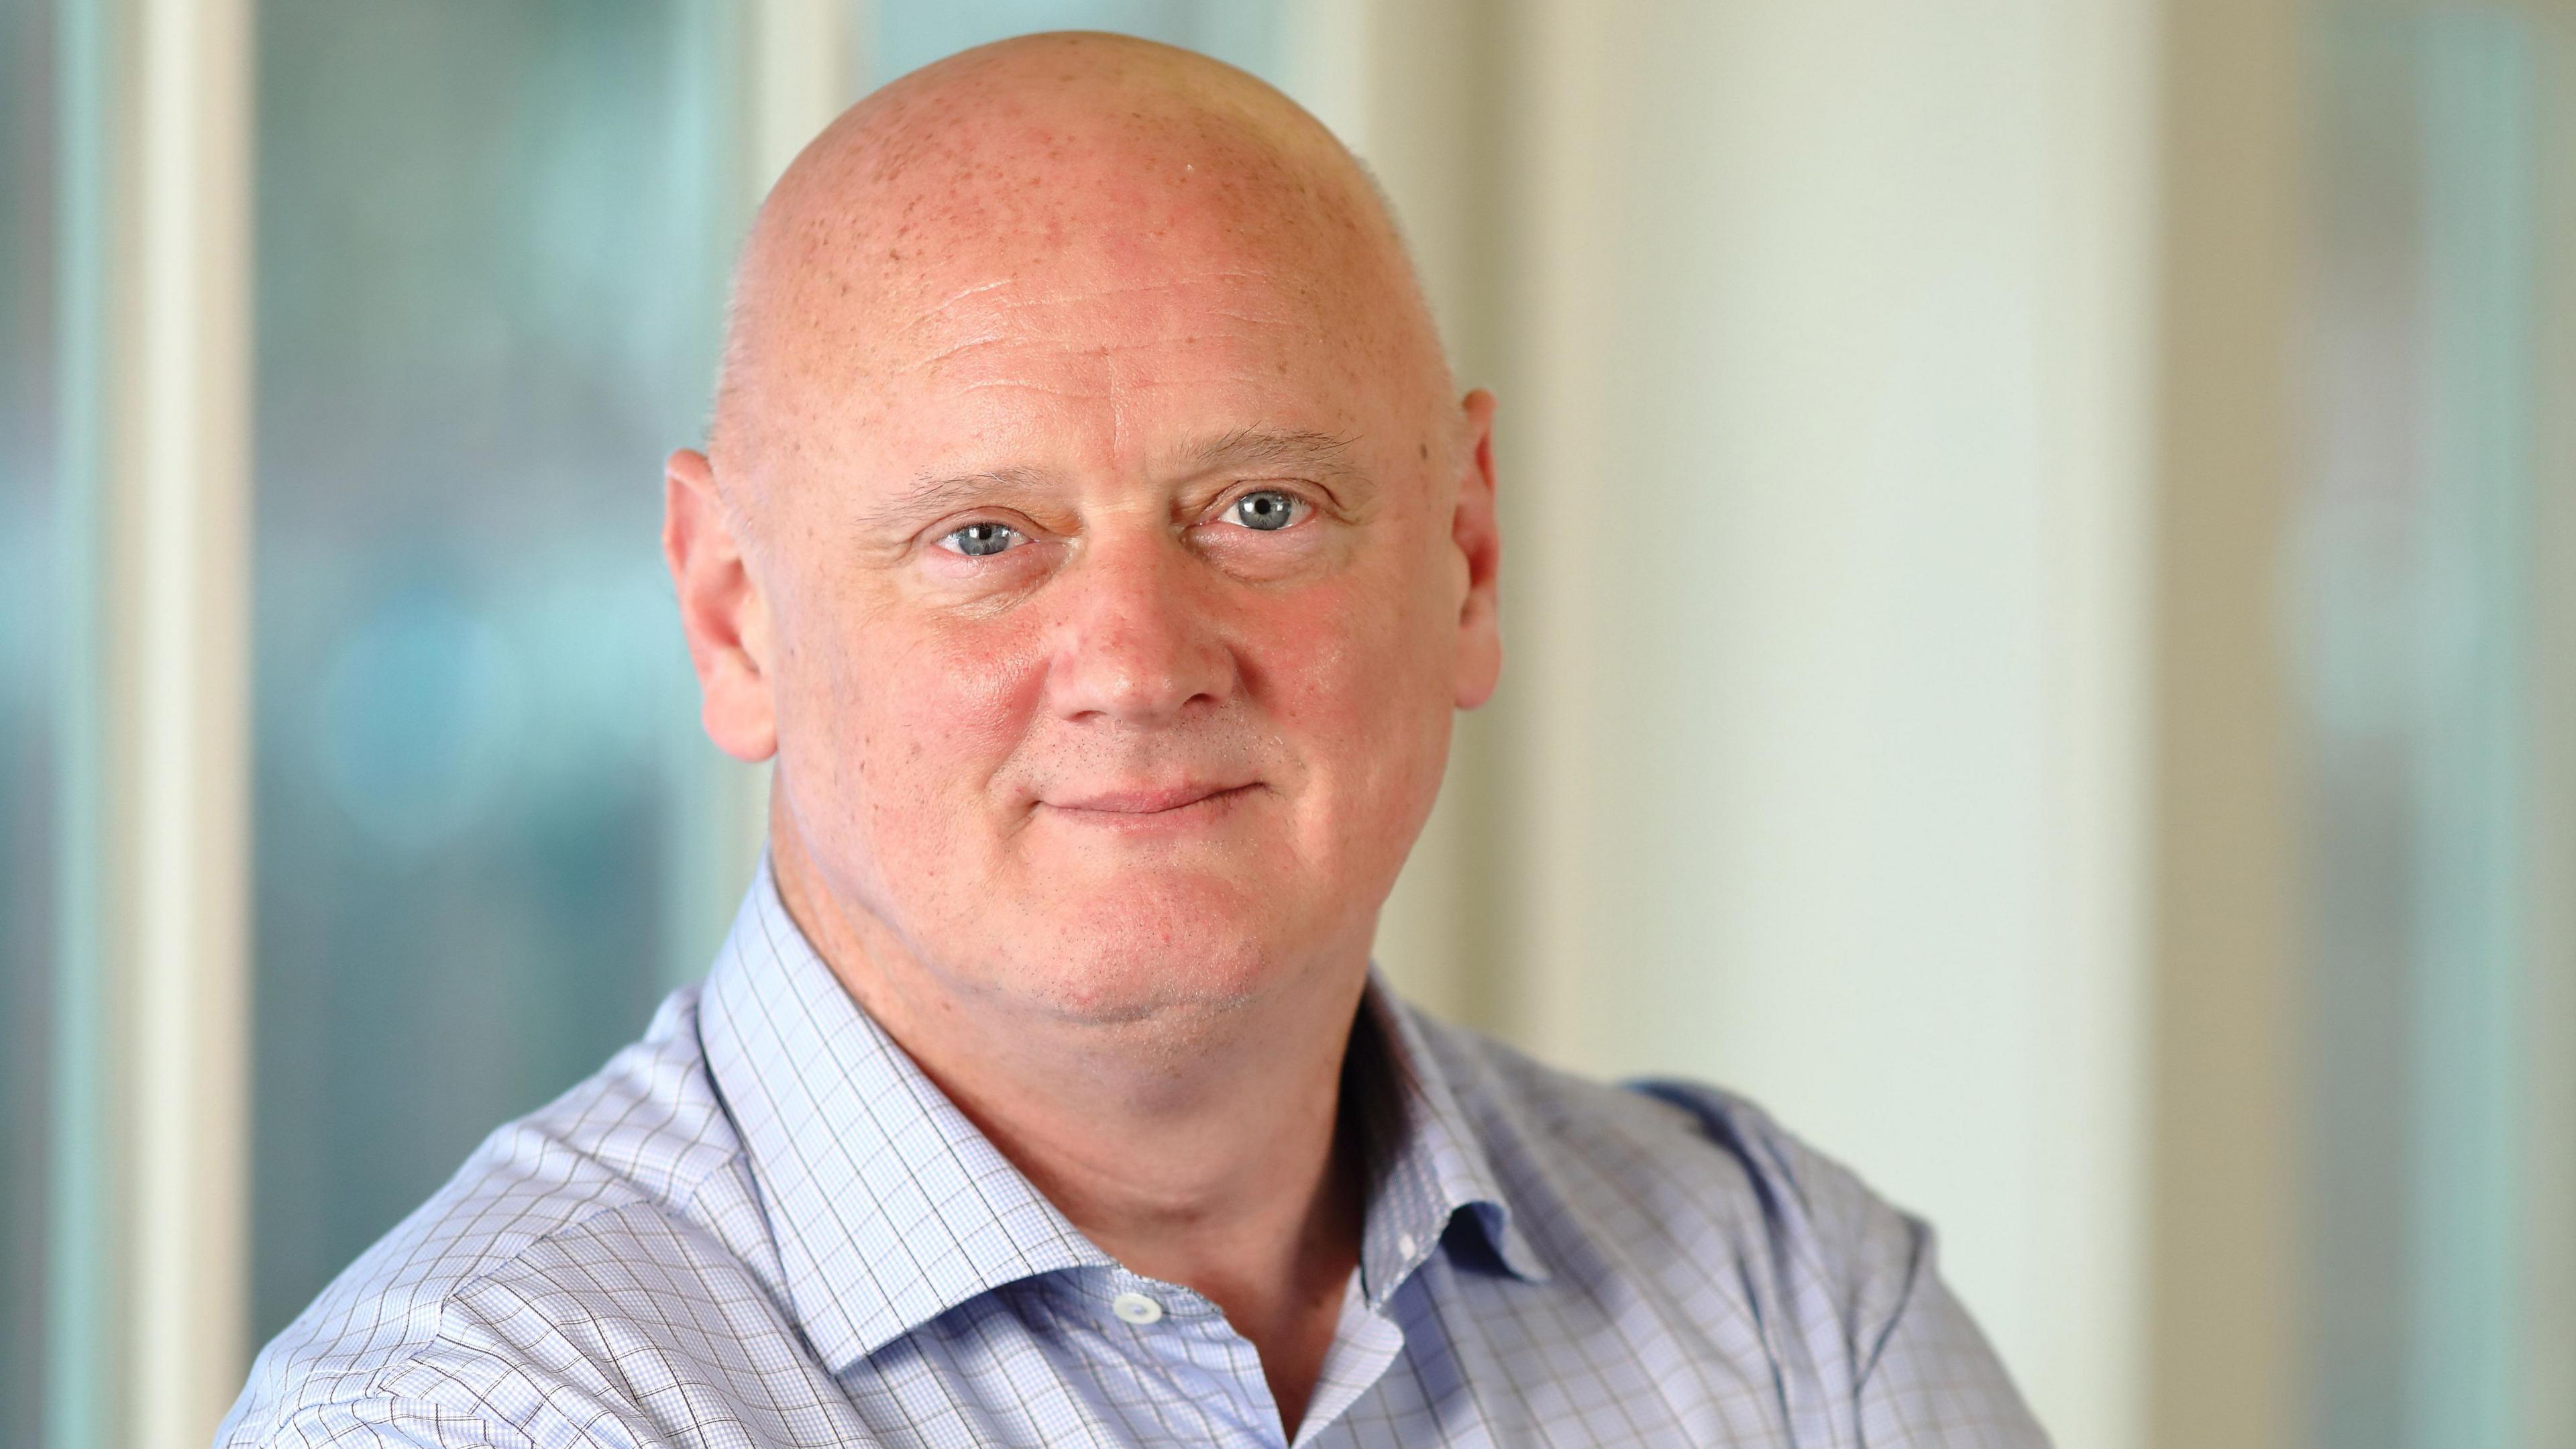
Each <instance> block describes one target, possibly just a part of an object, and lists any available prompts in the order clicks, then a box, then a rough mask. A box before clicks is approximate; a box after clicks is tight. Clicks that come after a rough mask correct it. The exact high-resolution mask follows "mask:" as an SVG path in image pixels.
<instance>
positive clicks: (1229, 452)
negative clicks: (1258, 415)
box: [1185, 428, 1359, 482]
mask: <svg viewBox="0 0 2576 1449" xmlns="http://www.w3.org/2000/svg"><path fill="white" fill-rule="evenodd" d="M1353 441H1355V440H1354V439H1352V438H1337V437H1334V436H1333V435H1332V434H1330V433H1317V432H1309V431H1304V430H1297V429H1291V430H1279V429H1272V428H1237V429H1235V430H1234V431H1233V432H1230V433H1226V434H1223V435H1222V436H1219V437H1215V438H1211V439H1209V440H1208V441H1207V442H1205V443H1202V444H1200V445H1199V446H1198V447H1196V448H1194V449H1192V450H1190V451H1189V453H1187V454H1186V455H1185V456H1186V458H1187V459H1188V463H1189V465H1190V467H1191V470H1192V471H1194V472H1199V473H1215V472H1220V471H1234V470H1244V471H1261V470H1266V469H1271V468H1282V469H1292V470H1295V471H1298V472H1302V473H1310V474H1315V475H1318V476H1317V478H1316V481H1318V482H1321V481H1323V480H1324V479H1327V478H1350V477H1357V476H1358V475H1359V468H1358V466H1357V465H1356V464H1354V463H1353V462H1352V461H1351V444H1352V442H1353Z"/></svg>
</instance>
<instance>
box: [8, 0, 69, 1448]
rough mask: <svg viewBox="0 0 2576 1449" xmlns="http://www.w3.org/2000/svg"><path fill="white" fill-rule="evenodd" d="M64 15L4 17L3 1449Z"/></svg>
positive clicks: (24, 1331) (42, 987) (47, 791)
mask: <svg viewBox="0 0 2576 1449" xmlns="http://www.w3.org/2000/svg"><path fill="white" fill-rule="evenodd" d="M52 21H53V7H52V6H51V5H49V4H41V3H23V4H9V5H0V438H6V439H7V440H8V447H7V448H6V449H5V450H0V1444H37V1443H41V1442H43V1441H44V1439H45V1437H46V1436H45V1421H44V1414H45V1409H46V1392H45V1379H46V1364H47V1361H48V1358H49V1344H48V1341H47V1335H46V1332H45V1327H46V1321H45V1320H46V1298H47V1267H46V1265H47V1261H48V1254H47V1252H46V1247H47V1238H48V1233H47V1219H48V1216H49V1214H50V1211H51V1207H50V1197H49V1194H50V1192H51V1185H52V1182H53V1174H52V1173H51V1172H49V1171H48V1155H49V1153H50V1152H51V1151H52V1150H53V1147H54V1137H53V1134H52V1132H51V1131H50V1130H49V1128H50V1118H51V1114H52V1110H53V1106H54V1101H55V1094H54V1092H53V1091H52V1082H51V1075H52V1072H53V1067H54V1060H53V1057H54V1054H53V1051H52V1046H51V1035H52V1034H51V1032H50V1030H49V1028H50V1026H51V1024H52V1021H53V1018H54V1013H55V1008H56V1004H57V1003H56V999H55V992H54V989H53V988H54V980H53V975H54V970H53V968H54V961H55V949H54V923H55V920H56V914H55V910H54V895H55V892H56V890H57V889H58V882H57V872H56V871H55V868H54V862H55V859H56V854H55V842H56V837H57V834H58V830H59V825H58V814H59V803H60V801H59V796H60V791H59V787H58V785H57V783H56V778H57V775H58V772H59V769H60V761H59V760H58V759H57V758H56V754H57V752H56V750H55V748H54V739H55V731H54V712H55V708H56V702H57V696H58V687H57V679H58V674H59V661H58V655H57V652H56V650H55V638H56V636H57V634H58V632H59V630H58V628H57V625H58V624H59V623H60V621H61V615H60V612H59V610H58V609H57V607H56V603H55V601H56V600H57V599H59V598H61V597H62V593H63V589H64V585H65V583H66V580H64V579H63V578H62V577H61V574H60V571H59V570H58V568H57V567H56V563H57V560H58V559H59V557H60V550H59V548H58V547H57V541H58V538H59V537H60V532H61V520H60V519H59V518H58V517H57V509H56V501H57V498H58V495H59V480H58V468H57V457H56V454H57V451H58V450H57V449H56V447H55V440H56V438H57V437H58V436H59V430H58V428H57V427H56V423H55V418H56V412H57V409H56V401H55V391H56V390H55V368H56V358H55V349H54V345H53V339H54V332H55V317H54V309H55V303H56V296H57V288H56V286H55V278H54V258H55V246H54V231H55V228H56V226H57V225H58V216H57V206H56V188H55V185H54V175H55V165H56V151H57V136H58V128H57V125H56V108H57V106H58V104H59V98H58V96H57V94H56V86H55V85H54V65H53V61H54V58H55V54H56V37H55V36H54V34H53V28H52Z"/></svg>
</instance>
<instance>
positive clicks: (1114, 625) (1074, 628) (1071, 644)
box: [1047, 530, 1236, 727]
mask: <svg viewBox="0 0 2576 1449" xmlns="http://www.w3.org/2000/svg"><path fill="white" fill-rule="evenodd" d="M1203 571H1204V569H1203V566H1202V565H1201V564H1200V563H1199V561H1198V560H1197V559H1196V558H1195V557H1194V556H1193V555H1191V553H1190V552H1189V550H1188V549H1187V548H1186V547H1184V546H1183V545H1182V544H1181V543H1180V542H1179V541H1178V540H1176V539H1173V538H1171V537H1169V536H1168V535H1162V534H1160V533H1159V531H1149V530H1138V531H1137V532H1136V534H1134V535H1130V536H1124V537H1111V536H1107V535H1106V534H1095V535H1094V536H1093V537H1091V538H1090V539H1088V540H1086V541H1085V548H1084V553H1083V557H1081V558H1080V559H1079V560H1078V561H1076V563H1075V564H1074V566H1073V568H1072V569H1071V570H1070V571H1069V576H1068V577H1064V578H1062V579H1060V580H1059V581H1058V588H1059V590H1060V591H1061V592H1060V595H1059V596H1060V597H1067V598H1068V602H1067V606H1066V608H1065V610H1064V613H1063V614H1062V616H1061V618H1060V621H1059V623H1058V626H1057V630H1058V632H1057V637H1056V641H1055V648H1054V652H1053V657H1052V659H1051V660H1050V662H1049V666H1048V672H1047V690H1048V699H1049V702H1050V704H1051V705H1052V706H1053V707H1054V709H1055V711H1056V712H1057V714H1058V715H1059V716H1060V717H1062V718H1064V719H1068V720H1091V719H1098V720H1110V721H1115V722H1117V723H1120V724H1127V725H1137V726H1145V727H1153V726H1158V725H1167V724H1170V723H1172V722H1174V721H1176V720H1178V719H1179V718H1181V716H1182V715H1183V714H1185V713H1186V712H1187V711H1188V710H1190V709H1191V708H1192V707H1194V706H1198V707H1205V706H1207V705H1214V704H1222V703H1223V702H1224V701H1225V700H1226V699H1227V698H1228V697H1229V696H1230V695H1232V693H1233V692H1234V689H1235V685H1236V672H1235V661H1234V655H1233V652H1232V651H1231V650H1230V649H1228V648H1227V647H1226V645H1225V642H1224V640H1223V638H1222V637H1221V636H1220V634H1219V632H1218V628H1217V621H1216V618H1215V611H1214V609H1213V607H1212V604H1213V601H1212V600H1210V599H1208V598H1206V597H1204V595H1203V592H1202V591H1201V590H1200V588H1199V587H1198V585H1199V584H1200V582H1201V581H1200V580H1199V578H1198V577H1197V575H1198V574H1200V573H1201V572H1203ZM1068 596H1069V597H1068Z"/></svg>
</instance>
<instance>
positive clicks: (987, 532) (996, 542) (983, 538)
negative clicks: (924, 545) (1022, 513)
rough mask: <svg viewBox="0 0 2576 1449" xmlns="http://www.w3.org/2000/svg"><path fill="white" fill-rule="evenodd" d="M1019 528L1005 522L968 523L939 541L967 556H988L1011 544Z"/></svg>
mask: <svg viewBox="0 0 2576 1449" xmlns="http://www.w3.org/2000/svg"><path fill="white" fill-rule="evenodd" d="M1018 534H1019V530H1018V529H1016V528H1013V527H1011V526H1010V525H1009V524H1007V523H970V524H967V525H966V526H965V527H964V528H960V529H956V530H954V531H952V532H950V533H949V534H948V535H947V536H946V537H944V538H942V539H940V540H939V542H940V543H941V544H942V545H943V546H946V547H949V548H952V549H954V550H955V551H956V552H958V553H962V554H964V555H966V556H967V557H968V558H989V557H990V556H992V555H994V554H997V553H1000V552H1001V551H1002V550H1004V549H1006V548H1009V547H1010V546H1011V540H1012V539H1013V538H1014V537H1017V536H1018Z"/></svg>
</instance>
